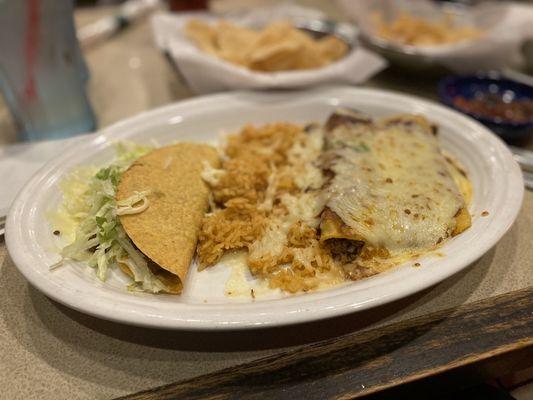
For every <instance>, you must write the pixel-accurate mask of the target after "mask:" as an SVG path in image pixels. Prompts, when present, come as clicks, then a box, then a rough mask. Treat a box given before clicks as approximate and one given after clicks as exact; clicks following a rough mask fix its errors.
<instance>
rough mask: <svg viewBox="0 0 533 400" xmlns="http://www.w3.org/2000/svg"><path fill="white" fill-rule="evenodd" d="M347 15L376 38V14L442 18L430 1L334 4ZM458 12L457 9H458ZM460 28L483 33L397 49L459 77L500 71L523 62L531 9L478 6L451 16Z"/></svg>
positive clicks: (531, 32) (532, 24)
mask: <svg viewBox="0 0 533 400" xmlns="http://www.w3.org/2000/svg"><path fill="white" fill-rule="evenodd" d="M337 2H338V4H339V5H340V6H341V7H342V9H343V10H344V11H345V12H346V14H347V15H348V16H349V17H351V18H352V19H353V20H354V21H356V22H357V24H358V26H359V28H360V29H361V31H362V32H364V33H365V34H366V35H368V36H371V37H372V36H375V29H374V26H373V25H372V19H371V15H372V13H373V12H374V11H376V10H379V11H380V12H382V13H384V16H385V17H386V18H387V17H394V15H396V14H397V13H398V12H399V11H400V10H405V11H407V12H409V13H411V14H414V15H417V16H421V17H424V18H426V17H427V18H428V19H434V18H435V17H436V16H439V15H442V14H441V10H440V9H439V6H438V5H436V4H435V2H432V1H429V0H374V1H372V2H370V1H364V0H355V1H354V0H337ZM457 10H458V9H457ZM454 16H455V17H456V20H457V22H458V24H459V25H461V24H467V25H473V26H475V27H477V28H480V29H481V30H483V31H485V32H486V33H485V34H484V35H483V36H482V37H480V38H479V39H474V40H465V41H463V42H458V43H455V44H449V45H442V46H408V45H400V44H397V43H394V45H395V46H397V47H399V48H400V49H402V48H403V49H404V50H406V51H408V52H410V53H415V54H420V55H423V56H425V57H428V58H430V59H434V60H435V61H438V62H439V63H440V64H442V65H445V66H447V67H449V68H450V69H452V70H454V71H456V72H459V73H468V72H476V71H478V70H481V69H483V70H489V69H500V68H503V67H505V66H509V65H517V64H521V63H522V62H523V60H522V56H521V53H520V47H521V45H522V42H523V41H524V40H525V39H527V38H533V6H531V5H527V4H515V3H505V4H502V3H497V2H489V3H481V4H479V5H476V6H473V7H465V8H464V10H463V11H460V12H458V13H454Z"/></svg>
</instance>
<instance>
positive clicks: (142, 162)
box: [116, 143, 220, 293]
mask: <svg viewBox="0 0 533 400" xmlns="http://www.w3.org/2000/svg"><path fill="white" fill-rule="evenodd" d="M204 161H207V162H209V163H210V164H211V165H212V166H214V167H218V166H219V164H220V161H219V157H218V153H217V151H216V150H215V149H214V148H213V147H211V146H208V145H205V144H196V143H179V144H176V145H173V146H168V147H163V148H160V149H157V150H154V151H151V152H150V153H148V154H146V155H144V156H143V157H141V158H139V159H138V160H137V161H135V162H134V163H133V164H132V165H131V166H130V168H128V170H127V171H125V172H124V174H123V175H122V178H121V180H120V183H119V185H118V189H117V195H116V198H117V200H123V199H126V198H128V197H130V196H132V195H133V194H134V193H135V192H141V191H148V192H149V194H148V196H147V197H148V201H149V205H148V208H147V209H146V210H145V211H143V212H141V213H139V214H131V215H121V216H120V222H121V223H122V225H123V227H124V230H125V231H126V233H127V234H128V236H129V237H130V239H131V240H132V242H133V243H134V244H135V246H137V248H138V249H139V250H140V251H141V252H142V253H143V254H144V255H145V256H147V257H148V258H149V259H150V260H152V261H153V262H154V263H155V264H157V265H156V266H154V265H151V264H150V263H149V266H150V268H151V269H152V272H154V274H155V275H157V276H158V277H159V278H160V279H161V280H162V282H163V283H164V284H166V285H167V286H168V287H169V292H172V293H176V292H179V291H181V287H182V285H183V282H184V281H185V276H186V275H187V271H188V269H189V265H190V263H191V260H192V258H193V256H194V252H195V249H196V242H197V240H198V233H199V231H200V228H201V224H202V219H203V217H204V213H205V212H206V210H207V207H208V196H209V189H208V187H207V185H206V184H205V183H204V181H203V180H202V177H201V172H202V170H203V169H204V165H203V163H204ZM123 267H125V266H121V268H122V269H123V270H124V268H123ZM125 268H127V267H125ZM158 268H160V270H158ZM161 269H162V270H161ZM167 271H168V272H167ZM169 272H170V273H172V274H173V275H170V274H169ZM174 276H176V277H177V278H178V279H179V281H178V280H176V279H175V278H174Z"/></svg>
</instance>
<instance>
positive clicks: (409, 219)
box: [327, 124, 465, 254]
mask: <svg viewBox="0 0 533 400" xmlns="http://www.w3.org/2000/svg"><path fill="white" fill-rule="evenodd" d="M332 135H333V138H332V139H330V141H331V143H332V144H333V147H334V148H336V150H335V152H336V153H337V156H338V158H337V159H336V161H335V162H334V164H333V166H332V168H331V169H332V171H333V172H334V173H335V177H334V178H333V180H332V183H331V186H330V187H329V201H328V204H327V205H328V207H329V208H330V209H331V210H332V211H334V212H335V213H336V214H337V215H338V216H339V217H340V218H341V219H342V220H343V222H344V223H345V224H347V225H348V226H350V227H351V228H352V229H353V231H354V232H356V233H357V234H358V235H360V236H362V237H363V238H364V239H365V241H366V242H367V243H368V244H371V245H373V246H375V247H384V248H386V249H387V250H389V251H391V252H392V253H393V254H394V253H397V252H400V251H413V252H415V251H420V250H424V249H430V248H432V247H434V246H435V245H436V244H438V243H440V242H441V241H442V240H443V239H444V238H446V237H448V236H450V235H451V233H452V231H453V229H454V227H455V218H454V216H455V215H456V214H457V212H458V211H459V210H460V209H461V208H462V207H464V206H465V204H464V200H463V198H462V196H461V193H460V192H459V190H458V188H457V186H456V184H455V182H454V180H453V179H452V177H451V176H450V172H449V170H448V168H449V167H448V165H447V161H446V159H445V158H444V156H443V155H442V153H441V151H440V149H439V145H438V142H437V140H436V138H435V137H434V136H433V135H432V134H431V133H429V132H427V131H426V130H424V129H423V128H422V127H420V126H417V125H416V124H405V125H402V124H388V125H387V126H384V127H375V126H372V125H361V126H351V127H345V126H341V127H338V128H336V129H335V130H334V131H333V133H332Z"/></svg>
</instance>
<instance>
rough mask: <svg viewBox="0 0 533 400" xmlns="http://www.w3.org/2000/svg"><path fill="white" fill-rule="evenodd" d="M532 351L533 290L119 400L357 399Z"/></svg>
mask: <svg viewBox="0 0 533 400" xmlns="http://www.w3.org/2000/svg"><path fill="white" fill-rule="evenodd" d="M252 334H253V333H252ZM530 346H533V287H528V288H525V289H521V290H518V291H514V292H510V293H506V294H502V295H499V296H494V297H490V298H487V299H484V300H480V301H477V302H473V303H471V304H466V305H463V306H460V307H458V308H455V309H447V310H442V311H438V312H434V313H430V314H427V315H424V316H420V317H416V318H412V319H409V320H406V321H401V322H397V323H393V324H390V325H387V326H384V327H379V328H375V329H370V330H368V331H362V332H353V333H350V334H347V335H344V336H341V337H338V338H332V339H327V340H323V341H321V342H317V343H313V344H310V345H307V346H304V347H303V348H299V349H296V350H291V351H288V352H285V353H281V354H275V355H272V356H268V357H265V358H261V359H258V360H254V361H252V362H249V363H244V364H241V365H238V366H235V367H231V368H227V369H223V370H220V371H216V372H213V373H210V374H206V375H202V376H198V377H195V378H192V379H187V380H184V381H180V382H176V383H172V384H169V385H164V386H161V387H157V388H153V389H149V390H145V391H141V392H138V393H135V394H131V395H128V396H125V397H121V399H129V400H133V399H136V400H141V399H142V400H148V399H150V400H156V399H157V400H163V399H175V398H187V399H200V398H202V399H215V398H216V399H230V398H235V399H260V398H267V397H268V398H276V399H278V398H279V399H291V400H293V399H295V398H303V397H305V398H306V400H311V399H315V398H316V399H328V398H335V399H351V398H357V397H361V396H364V395H368V394H371V393H375V392H378V391H382V390H384V389H389V388H392V387H395V386H397V385H400V384H405V383H408V382H413V381H416V380H419V379H422V378H426V377H429V376H432V375H435V374H439V373H441V372H444V371H448V370H451V369H455V368H459V367H462V366H465V365H468V364H471V363H474V362H479V361H482V360H486V359H490V358H492V357H495V356H497V355H502V354H505V353H509V352H512V351H515V350H519V349H524V348H526V347H530Z"/></svg>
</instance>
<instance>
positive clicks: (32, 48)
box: [0, 0, 96, 140]
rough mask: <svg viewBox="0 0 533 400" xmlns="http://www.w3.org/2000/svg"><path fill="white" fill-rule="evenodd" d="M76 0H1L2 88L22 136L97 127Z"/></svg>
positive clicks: (48, 136) (67, 133)
mask: <svg viewBox="0 0 533 400" xmlns="http://www.w3.org/2000/svg"><path fill="white" fill-rule="evenodd" d="M73 11H74V4H73V1H72V0H0V90H1V92H2V94H3V95H4V98H5V100H6V102H7V104H8V106H9V108H10V109H11V112H12V113H13V116H14V119H15V121H16V123H17V125H18V129H19V138H20V140H44V139H59V138H65V137H70V136H74V135H77V134H81V133H85V132H90V131H93V130H94V129H95V127H96V120H95V117H94V113H93V110H92V108H91V106H90V104H89V101H88V99H87V94H86V91H85V83H86V82H87V79H88V76H89V75H88V70H87V66H86V65H85V61H84V59H83V55H82V53H81V50H80V47H79V43H78V40H77V38H76V29H75V26H74V17H73Z"/></svg>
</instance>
